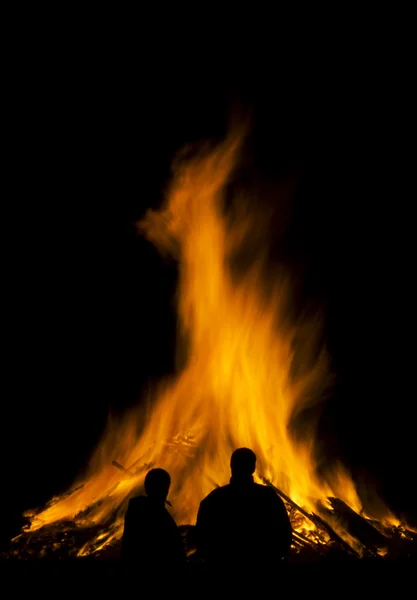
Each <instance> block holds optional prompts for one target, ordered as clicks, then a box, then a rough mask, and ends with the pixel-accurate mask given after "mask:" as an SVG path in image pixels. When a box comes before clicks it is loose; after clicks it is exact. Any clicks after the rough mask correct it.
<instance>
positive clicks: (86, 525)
mask: <svg viewBox="0 0 417 600" xmlns="http://www.w3.org/2000/svg"><path fill="white" fill-rule="evenodd" d="M112 465H113V466H114V467H115V468H117V469H118V471H119V472H121V473H122V479H121V482H123V481H126V480H129V479H132V478H134V477H135V476H137V473H138V472H142V471H143V470H144V469H146V470H148V469H150V468H151V467H152V465H151V464H145V465H141V466H139V467H138V466H135V465H132V466H131V467H130V468H129V469H127V468H125V467H124V466H123V465H121V464H120V463H119V462H117V461H113V463H112ZM259 479H260V480H261V481H262V482H263V483H264V484H265V485H268V486H270V487H271V488H272V489H274V491H275V492H276V493H277V494H278V495H279V496H280V497H281V498H282V500H283V501H284V504H285V506H286V508H287V511H288V514H289V516H290V520H291V523H292V526H293V542H292V547H291V553H290V555H289V557H288V558H287V560H289V561H291V562H293V561H301V562H303V561H306V562H315V561H319V562H321V561H329V560H343V561H345V560H359V559H368V560H369V559H371V560H377V561H384V560H385V561H386V560H401V561H404V560H415V559H417V534H416V532H415V531H412V530H411V529H407V527H406V526H403V525H399V524H398V525H383V524H382V523H380V522H378V521H373V520H371V519H369V518H365V517H363V516H361V515H359V514H357V513H356V512H355V511H353V510H352V509H351V508H350V507H349V506H347V504H345V503H344V502H343V501H342V500H339V499H338V498H329V499H328V504H327V506H324V505H323V504H318V506H317V513H314V512H308V511H307V510H305V509H303V508H302V507H300V506H298V505H297V504H296V503H295V502H294V501H293V500H292V499H291V498H290V497H289V496H287V495H286V494H284V493H283V492H282V491H281V490H280V489H279V488H277V487H276V486H275V485H274V484H273V483H272V482H270V481H269V480H268V479H267V478H265V477H263V476H262V475H260V476H259ZM80 487H81V486H80ZM79 489H80V488H75V489H74V490H72V491H71V492H68V493H67V494H64V495H63V496H61V497H59V498H55V499H53V500H51V501H50V502H49V503H48V505H47V506H45V507H42V509H39V511H31V512H28V513H26V515H27V517H28V519H29V520H32V519H34V518H36V514H37V513H40V512H42V511H44V510H45V509H47V508H48V507H51V506H53V505H54V504H55V503H59V502H60V501H62V500H64V499H65V498H67V497H68V496H70V495H71V494H73V493H76V492H77V491H78V490H79ZM99 502H103V501H99ZM167 504H168V505H170V503H169V502H167ZM94 508H96V507H95V506H94V505H91V506H89V507H87V508H86V509H85V510H84V511H81V512H80V513H79V514H77V515H76V516H75V517H74V519H71V520H65V519H63V520H61V521H58V522H56V523H53V524H50V525H45V526H43V527H40V528H39V529H37V530H36V531H34V532H30V531H27V529H26V530H25V528H24V529H23V530H22V533H20V534H19V535H18V536H16V537H15V538H13V540H11V544H10V550H9V552H7V553H5V554H3V556H2V558H9V559H13V558H17V559H38V558H60V559H65V558H73V557H92V558H95V559H103V558H114V559H117V558H118V557H119V552H120V536H121V533H122V526H121V523H122V522H123V521H122V514H123V511H124V510H125V508H126V502H125V503H124V506H120V507H117V508H116V509H115V510H114V511H112V513H109V516H108V519H107V520H106V522H103V523H101V524H95V523H94V522H92V521H91V519H90V515H91V513H92V512H93V510H94ZM193 529H194V526H193V525H181V526H180V530H181V534H182V537H183V541H184V545H185V548H186V552H187V555H188V557H189V560H190V561H196V560H197V561H198V555H197V554H196V549H195V545H194V540H193Z"/></svg>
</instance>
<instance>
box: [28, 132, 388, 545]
mask: <svg viewBox="0 0 417 600" xmlns="http://www.w3.org/2000/svg"><path fill="white" fill-rule="evenodd" d="M241 138H242V136H241V135H240V134H233V135H231V136H229V138H228V139H227V140H226V141H225V142H224V143H222V144H220V145H219V146H217V147H216V148H215V149H214V150H212V151H209V152H207V153H206V154H204V155H198V156H197V157H194V158H192V159H191V160H188V161H186V162H184V163H182V164H180V165H179V166H178V167H177V170H176V172H175V176H174V178H173V181H172V185H171V189H170V192H169V194H168V197H167V199H166V202H165V204H164V206H163V207H162V209H161V210H160V211H159V212H149V213H148V214H147V216H146V217H145V219H144V220H143V222H142V223H141V224H140V226H139V228H140V230H141V231H142V232H143V233H144V234H145V235H146V236H147V238H148V239H149V240H150V241H151V242H153V243H154V244H156V245H157V246H158V248H159V249H160V250H161V251H162V252H164V253H168V254H170V255H173V256H174V257H175V258H176V259H177V260H178V261H179V265H180V277H179V283H178V286H179V287H178V315H179V326H180V338H181V340H183V341H180V342H179V344H178V345H179V350H180V351H181V355H182V356H183V355H184V352H185V354H186V360H185V362H184V365H183V367H182V370H181V372H180V373H179V374H178V376H176V377H175V378H173V379H172V380H168V381H165V382H163V383H162V384H161V385H160V387H159V389H158V390H156V391H155V393H154V394H153V395H152V397H151V398H149V399H148V401H147V403H146V408H143V406H142V407H140V408H138V409H135V410H134V411H132V412H130V414H128V415H126V416H125V417H124V418H123V419H122V420H121V421H120V422H113V423H110V424H109V425H108V428H107V431H106V432H105V435H104V436H103V439H102V440H101V442H100V444H99V445H98V448H97V449H96V452H95V454H94V456H93V458H92V460H91V464H90V465H89V468H88V471H87V472H86V473H85V475H83V476H82V477H81V478H80V481H78V482H76V483H75V484H74V487H75V488H77V489H75V490H74V491H73V493H70V494H67V495H64V496H62V497H60V498H56V499H54V500H53V501H51V502H50V503H49V505H48V506H47V507H46V508H44V509H43V510H42V511H41V512H39V513H38V514H35V513H32V514H31V515H29V516H30V517H31V521H30V525H29V526H28V528H27V530H26V531H27V532H28V533H31V532H35V531H36V530H39V529H40V528H41V527H43V526H45V525H51V524H55V525H56V527H58V526H59V527H61V528H62V530H63V531H65V530H67V529H68V528H69V526H70V524H71V526H72V527H73V528H77V529H83V528H87V529H88V530H89V536H88V539H86V540H84V542H83V543H82V544H81V546H79V547H78V548H77V553H78V555H80V556H82V555H86V554H91V553H93V552H97V551H99V550H100V549H101V548H103V547H105V546H106V545H107V544H109V542H111V541H112V540H115V539H116V538H119V537H120V535H121V532H122V526H123V516H124V510H125V508H126V501H127V499H128V497H129V496H130V495H132V493H133V491H137V490H136V488H140V486H141V485H142V482H143V478H144V476H145V473H146V471H147V470H148V469H149V468H150V466H151V465H157V466H161V467H163V468H165V469H167V470H168V471H169V472H170V473H171V476H172V489H171V494H170V497H169V498H170V500H171V502H172V505H173V508H172V513H173V516H174V517H175V519H176V520H177V522H178V523H179V524H186V523H194V522H195V518H196V514H197V509H198V505H199V502H200V500H201V499H202V498H203V497H204V496H205V495H206V494H207V493H208V492H210V491H211V490H212V489H213V486H214V485H215V484H216V483H217V484H224V483H226V482H227V481H228V479H229V474H230V471H229V459H230V455H231V453H232V451H233V450H234V449H235V448H236V447H239V446H248V447H251V448H253V449H254V451H255V452H256V454H257V456H258V473H257V476H258V480H260V477H265V478H267V480H268V481H269V482H272V483H273V484H275V485H276V486H277V487H278V488H279V489H280V490H282V492H283V493H284V494H286V495H287V496H288V497H289V499H290V500H291V501H293V502H295V503H296V504H297V505H299V506H301V507H302V508H303V509H305V511H306V514H312V513H313V512H314V513H316V514H318V513H319V510H320V509H319V505H321V506H322V507H323V510H327V511H328V512H329V513H331V511H332V510H333V508H332V506H331V504H330V503H329V501H328V500H327V499H328V498H329V497H337V498H339V499H341V500H343V501H344V502H345V503H346V505H348V506H349V507H350V508H351V509H353V510H354V511H355V512H356V513H358V512H360V511H361V508H362V507H361V504H360V501H359V499H358V496H357V493H356V491H355V486H354V484H353V482H352V481H351V479H350V477H349V476H348V475H347V474H346V473H345V472H344V471H343V469H342V468H341V467H337V468H335V469H334V472H333V475H332V477H331V479H328V480H326V481H323V480H322V479H319V478H318V477H317V476H316V471H315V465H314V461H313V450H314V443H315V431H314V427H311V428H310V431H309V434H308V436H305V437H304V439H303V440H302V441H300V440H295V439H294V438H293V437H292V436H291V433H290V428H289V425H290V424H291V422H292V421H293V419H294V418H295V417H296V416H297V415H299V414H300V412H301V411H302V410H304V409H305V408H307V407H310V406H312V405H314V404H315V403H316V402H317V401H318V400H320V399H321V398H322V396H323V393H324V391H325V390H326V387H327V386H328V383H329V371H328V361H327V357H326V353H325V351H324V349H322V350H321V351H320V352H319V353H318V354H317V356H314V355H313V354H312V351H311V348H312V347H314V345H315V342H316V341H317V339H318V336H319V334H320V325H319V324H318V323H311V322H303V323H294V322H292V321H291V320H290V319H289V317H288V311H287V309H286V306H287V303H288V301H289V292H290V282H289V280H287V279H285V280H284V279H281V280H279V281H276V283H275V284H274V286H273V289H271V285H270V283H269V287H268V289H267V288H266V286H265V285H264V283H265V281H266V277H265V271H264V262H263V261H262V260H261V258H262V256H263V254H262V253H263V250H264V248H261V249H260V260H258V261H257V260H253V261H252V264H251V266H250V267H249V268H247V269H246V271H245V272H243V273H240V274H236V273H235V272H232V269H231V266H230V265H231V259H232V257H233V256H234V255H235V253H236V252H237V251H238V250H239V247H241V246H242V244H244V243H245V234H246V233H248V232H250V231H251V230H253V228H256V227H257V222H256V218H255V216H254V215H252V216H248V215H246V216H245V217H239V218H237V217H236V215H235V217H234V218H232V217H231V216H230V214H228V213H227V211H226V210H225V206H224V194H225V187H226V184H227V183H228V180H229V177H230V175H231V173H232V171H233V169H234V168H235V166H236V163H237V160H238V153H239V148H240V144H241ZM143 317H144V318H146V315H143ZM305 339H308V344H306V345H304V343H303V342H302V340H305ZM184 340H185V342H184ZM113 461H117V462H116V465H115V464H112V462H113ZM319 503H320V504H319ZM287 506H288V509H289V511H290V514H291V516H292V520H293V524H294V527H295V528H296V530H297V531H298V532H299V533H300V536H298V537H297V536H296V538H295V543H296V544H300V545H302V544H303V536H309V539H310V540H312V539H314V540H315V541H316V542H317V543H318V542H320V543H322V544H325V543H326V542H327V541H328V540H329V537H330V536H329V535H328V534H325V533H323V531H324V530H323V531H319V529H318V528H317V525H316V524H315V523H314V522H312V521H311V520H309V519H308V518H307V517H306V516H303V515H302V514H301V513H296V512H294V511H292V507H291V505H289V504H288V505H287ZM291 511H292V512H291ZM388 517H389V515H388V513H387V518H388ZM339 525H340V524H339ZM332 527H333V529H334V530H336V532H337V533H339V535H341V536H342V537H343V538H344V539H345V540H346V541H347V542H348V543H349V544H350V545H351V546H352V547H355V548H356V549H359V551H360V546H361V544H360V543H359V542H358V541H357V540H354V539H352V538H351V536H349V534H348V533H347V532H346V531H343V528H342V527H341V526H338V525H337V522H336V521H335V522H334V523H333V524H332ZM60 539H62V538H60ZM381 552H383V551H382V550H381Z"/></svg>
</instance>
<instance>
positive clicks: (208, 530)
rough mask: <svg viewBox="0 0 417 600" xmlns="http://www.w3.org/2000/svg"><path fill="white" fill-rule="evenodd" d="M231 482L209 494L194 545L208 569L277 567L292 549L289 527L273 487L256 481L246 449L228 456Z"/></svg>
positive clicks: (200, 513) (253, 457)
mask: <svg viewBox="0 0 417 600" xmlns="http://www.w3.org/2000/svg"><path fill="white" fill-rule="evenodd" d="M230 467H231V472H232V476H231V479H230V483H229V484H228V485H225V486H223V487H220V488H217V489H215V490H213V491H212V492H211V493H210V494H209V495H208V496H207V497H206V498H204V500H202V502H201V503H200V508H199V511H198V515H197V523H196V529H195V534H196V543H197V550H198V552H199V554H200V556H201V557H202V558H203V559H204V560H205V562H206V563H208V564H209V565H211V566H212V567H215V568H216V567H219V568H220V569H222V570H223V569H226V570H228V571H230V570H234V571H235V572H236V568H237V569H239V572H240V573H241V574H242V576H243V574H244V572H245V571H243V570H242V569H249V571H247V575H249V574H251V573H253V568H254V567H255V568H261V569H262V570H261V572H265V573H267V572H268V571H265V569H273V570H274V569H276V568H277V567H278V566H279V564H280V561H281V559H282V558H283V557H284V556H285V555H286V554H287V553H288V552H289V550H290V546H291V538H292V529H291V523H290V520H289V517H288V514H287V511H286V508H285V505H284V503H283V501H282V500H281V498H280V497H279V496H278V495H277V494H276V493H275V492H274V490H273V489H271V488H269V487H267V486H264V485H260V484H257V483H255V482H254V480H253V473H254V472H255V467H256V455H255V453H254V452H253V451H252V450H250V449H249V448H239V449H238V450H235V451H234V452H233V454H232V457H231V461H230Z"/></svg>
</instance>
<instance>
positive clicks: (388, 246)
mask: <svg viewBox="0 0 417 600" xmlns="http://www.w3.org/2000/svg"><path fill="white" fill-rule="evenodd" d="M250 55H251V53H248V55H247V56H246V55H243V54H242V55H241V56H240V55H239V53H237V52H235V53H234V54H233V55H230V57H229V56H228V58H227V60H224V57H222V56H221V55H220V54H219V55H218V56H217V55H216V56H214V55H212V56H210V57H209V58H207V59H206V60H204V61H203V62H201V63H199V64H198V66H197V65H196V66H192V65H190V63H189V62H188V61H187V59H186V54H184V55H180V52H178V53H177V55H175V57H174V56H172V55H170V56H169V59H168V58H167V57H166V58H165V59H164V61H161V64H159V63H158V65H150V64H149V62H148V61H145V59H141V60H139V59H138V61H137V62H136V61H134V60H133V59H130V60H128V61H127V60H124V59H123V57H122V58H120V56H119V55H117V54H116V53H114V52H110V51H108V52H101V51H99V50H94V51H93V50H92V51H91V52H89V53H86V54H84V53H83V54H82V55H78V54H76V53H74V52H72V51H71V52H70V51H68V53H63V55H61V54H59V55H54V53H53V52H50V51H48V52H46V50H45V55H43V53H41V54H40V55H39V56H38V55H36V58H34V57H32V56H31V55H30V53H28V54H27V55H25V58H24V60H23V61H22V65H23V66H22V69H20V70H19V72H18V73H16V75H15V84H14V85H13V86H11V89H10V95H11V100H12V101H11V106H10V110H9V113H8V114H7V121H8V125H9V128H10V131H11V135H10V139H9V142H8V152H7V158H6V164H5V165H4V166H5V167H6V179H7V186H6V188H5V189H4V200H3V204H2V210H3V219H2V224H3V239H4V240H5V245H4V251H3V252H4V253H3V275H2V279H3V282H2V283H3V285H2V295H3V307H4V308H3V325H2V331H3V335H2V345H3V352H2V354H3V378H2V388H3V389H2V419H1V434H2V451H1V456H2V482H3V486H2V505H3V506H2V511H1V513H0V514H1V526H2V539H5V538H7V537H8V536H10V535H12V534H15V533H17V531H18V528H19V516H20V514H21V513H22V511H23V510H24V509H26V508H30V507H33V506H37V505H39V504H40V503H42V502H44V501H46V500H48V499H49V498H50V496H51V495H52V494H53V493H55V492H58V491H60V490H63V489H66V488H67V486H68V485H69V484H70V482H71V480H72V479H73V478H74V477H75V476H76V475H77V473H78V471H79V470H80V468H81V467H82V466H83V465H84V463H85V461H86V460H88V456H89V454H90V453H91V451H92V450H93V449H94V446H95V444H96V442H97V441H98V439H99V436H100V433H101V431H102V430H103V427H104V424H105V421H106V417H107V414H108V412H109V410H110V409H111V410H112V411H113V412H116V413H118V412H122V411H123V410H124V408H126V407H127V406H129V405H131V404H133V403H135V402H138V401H139V400H140V397H141V394H142V390H144V389H146V385H147V382H148V381H150V380H154V379H156V378H158V377H160V376H161V375H164V374H166V373H169V372H170V371H172V369H173V368H174V359H175V356H174V347H175V340H174V335H175V312H174V308H173V304H172V294H173V292H174V289H175V282H176V276H177V274H176V270H175V265H173V264H168V263H166V262H164V261H163V260H162V259H161V258H160V256H159V255H158V253H157V251H156V250H155V249H154V248H153V247H152V246H151V245H150V244H149V243H148V242H146V241H145V240H143V239H141V238H140V237H138V236H137V235H136V232H135V228H134V222H135V221H136V220H138V219H139V218H140V217H141V216H142V215H143V213H144V211H145V210H146V208H148V207H150V206H153V207H157V206H158V205H159V203H160V201H161V199H162V194H163V189H164V186H165V185H166V182H167V180H168V178H169V174H170V163H171V160H172V158H173V156H174V154H175V152H176V151H177V150H178V149H180V148H181V147H182V146H183V145H184V144H185V143H189V142H196V141H198V140H205V139H207V138H211V139H213V138H214V139H216V138H220V137H221V136H222V135H223V134H224V133H225V131H226V124H227V119H228V116H229V115H230V112H231V111H233V110H237V109H236V107H239V108H240V110H241V109H242V108H245V109H249V108H250V112H251V114H252V134H251V142H250V148H251V156H252V164H253V165H255V166H254V169H255V171H256V177H257V179H258V180H259V181H262V182H263V185H265V186H266V188H268V189H274V185H275V184H276V183H277V182H278V183H279V182H280V181H284V180H285V179H286V178H287V177H288V176H289V174H294V173H296V174H297V179H296V181H297V185H296V186H295V187H294V192H293V196H292V204H291V209H290V211H289V217H288V223H287V229H286V231H285V232H284V233H282V232H280V237H279V243H278V241H277V248H278V250H277V253H278V254H279V253H284V255H285V256H286V258H287V259H288V260H291V261H295V262H296V263H297V264H299V265H302V268H303V271H304V273H305V279H304V281H305V289H304V291H303V293H304V294H305V297H306V298H309V297H310V298H312V299H314V301H319V302H320V304H321V305H322V306H323V307H325V311H326V339H327V343H328V346H329V349H330V352H331V355H332V359H333V365H334V368H335V371H336V373H337V376H338V383H337V389H336V390H335V393H334V397H333V398H331V399H329V401H328V402H327V405H326V409H325V411H324V414H323V419H322V423H321V432H322V435H323V439H324V440H326V444H328V449H329V450H328V451H329V452H332V453H337V454H339V455H340V456H342V457H343V458H344V459H345V461H346V462H347V463H348V464H349V465H351V467H352V469H353V471H354V474H355V476H356V477H359V476H360V475H361V474H363V473H365V475H366V474H367V473H369V474H372V477H373V478H374V479H375V480H376V481H377V482H378V485H379V489H380V493H381V495H382V496H383V497H385V498H386V500H387V501H388V502H389V503H390V504H391V506H392V507H393V509H394V510H396V511H398V512H401V511H404V512H406V513H407V514H409V515H410V518H411V517H412V516H413V514H414V518H415V512H416V511H415V510H414V509H415V506H416V496H415V492H413V491H412V490H413V488H414V481H413V462H414V461H413V458H414V445H415V438H414V435H415V423H414V420H413V408H414V403H415V377H414V371H415V368H414V360H413V357H414V355H415V348H414V339H415V333H414V329H415V296H414V294H415V292H414V291H413V279H414V273H415V268H414V258H413V255H414V245H415V242H414V239H415V229H414V222H413V216H412V213H413V203H414V202H413V199H414V192H415V181H414V179H413V178H412V169H413V170H414V169H415V166H414V163H413V164H412V160H411V156H412V154H411V151H412V147H413V143H414V139H415V131H413V130H412V123H411V117H412V113H413V111H412V108H411V107H412V105H413V101H412V98H411V96H410V93H411V92H410V84H409V83H408V76H407V69H406V67H405V66H403V65H401V63H395V64H393V63H390V62H389V61H388V62H387V60H385V57H384V56H382V54H381V55H375V54H373V53H372V55H371V54H370V55H369V56H368V55H367V56H360V57H359V56H358V57H355V56H353V55H352V53H350V52H347V53H346V56H338V57H337V59H336V58H332V56H331V53H329V54H327V56H326V57H325V58H324V57H322V58H321V59H320V60H319V59H316V60H312V59H311V60H308V57H306V56H307V55H306V54H305V53H301V54H300V56H298V55H296V54H295V52H294V50H292V51H291V52H290V53H288V54H282V53H277V55H276V56H275V55H273V54H272V55H271V54H269V59H268V61H265V60H264V58H263V57H262V56H259V57H258V56H256V57H255V56H253V55H252V56H251V57H250ZM378 56H379V58H378ZM233 107H234V108H233ZM277 236H278V233H277ZM277 240H278V237H277ZM413 511H414V513H413Z"/></svg>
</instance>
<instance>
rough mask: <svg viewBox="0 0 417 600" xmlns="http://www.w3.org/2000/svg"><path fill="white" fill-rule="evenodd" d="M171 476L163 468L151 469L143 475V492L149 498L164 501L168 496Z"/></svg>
mask: <svg viewBox="0 0 417 600" xmlns="http://www.w3.org/2000/svg"><path fill="white" fill-rule="evenodd" d="M170 485H171V477H170V475H169V473H168V471H165V469H151V470H150V471H148V473H147V474H146V477H145V492H146V495H147V496H149V498H154V499H155V500H160V501H161V502H165V500H166V497H167V496H168V492H169V487H170Z"/></svg>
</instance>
